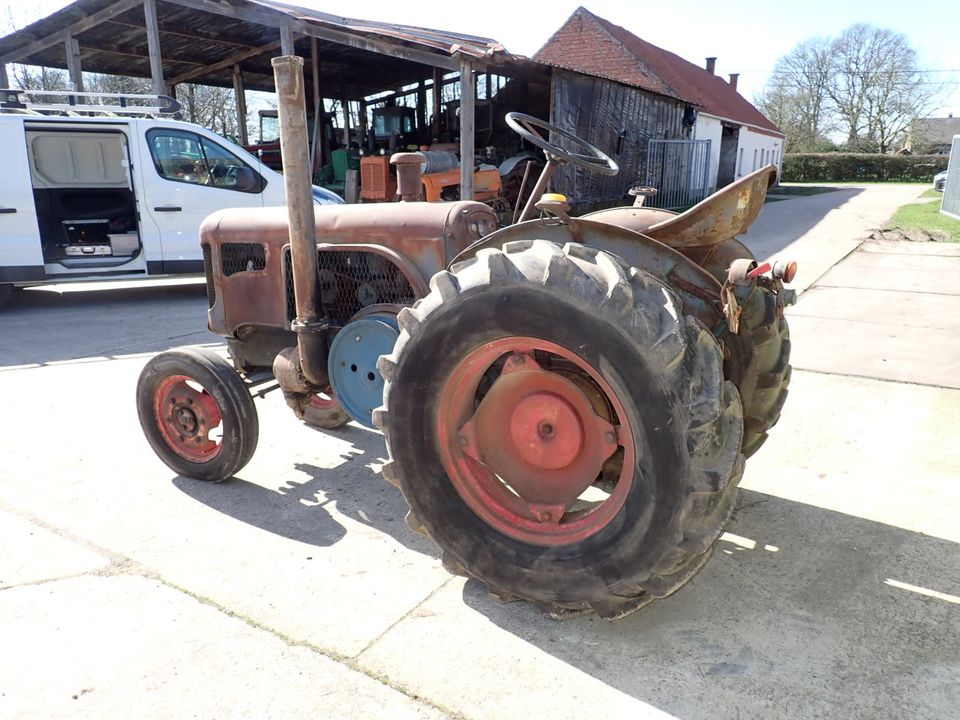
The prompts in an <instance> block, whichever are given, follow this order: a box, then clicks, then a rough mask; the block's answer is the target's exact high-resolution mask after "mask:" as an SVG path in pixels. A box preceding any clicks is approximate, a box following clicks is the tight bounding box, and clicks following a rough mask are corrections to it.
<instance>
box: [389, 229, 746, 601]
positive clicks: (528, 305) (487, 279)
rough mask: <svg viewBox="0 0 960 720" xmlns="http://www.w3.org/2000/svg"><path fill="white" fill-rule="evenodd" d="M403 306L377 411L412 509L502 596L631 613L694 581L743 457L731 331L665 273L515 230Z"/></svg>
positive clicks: (453, 562) (466, 569) (448, 562)
mask: <svg viewBox="0 0 960 720" xmlns="http://www.w3.org/2000/svg"><path fill="white" fill-rule="evenodd" d="M454 270H455V273H450V272H441V273H439V274H437V275H436V276H434V278H433V279H432V280H431V283H430V286H431V292H430V294H429V295H428V296H427V297H425V298H424V299H423V300H421V301H420V302H418V303H417V305H415V306H414V307H412V308H407V309H405V310H403V311H401V313H400V315H399V322H400V327H401V331H402V332H401V334H400V338H399V340H398V341H397V344H396V347H395V349H394V352H393V354H391V355H387V356H384V357H382V358H381V360H380V364H379V368H380V371H381V373H382V374H383V376H384V378H385V379H386V388H385V392H384V404H383V407H381V408H380V409H379V410H378V411H376V413H375V415H374V419H375V420H376V421H377V423H378V425H379V426H380V428H381V429H382V430H383V432H384V433H385V435H386V438H387V448H388V451H389V455H390V459H389V461H388V462H387V463H386V464H385V466H384V468H383V474H384V477H385V478H386V479H387V480H389V481H390V482H392V483H393V484H395V485H397V486H399V488H400V489H401V491H402V492H403V494H404V496H405V498H406V500H407V502H408V504H409V506H410V513H409V515H408V518H407V521H408V524H409V525H410V526H411V527H413V528H414V529H417V530H420V531H421V532H423V533H424V534H427V535H429V536H430V537H431V538H433V539H434V540H435V541H436V542H437V544H438V545H440V547H441V549H442V550H443V559H444V565H445V566H446V567H448V568H451V569H454V570H455V571H457V572H461V573H462V574H465V575H467V576H470V577H474V578H476V579H478V580H480V581H482V582H484V583H486V585H487V586H488V588H489V589H490V591H491V592H493V593H494V594H495V595H498V596H500V597H503V598H505V599H524V600H528V601H531V602H533V603H535V604H537V605H538V606H539V607H541V608H542V609H544V610H545V611H547V612H549V613H551V614H553V615H556V616H565V615H568V614H577V613H582V612H590V611H593V612H596V613H598V614H599V615H601V616H603V617H605V618H617V617H622V616H623V615H626V614H628V613H630V612H633V611H634V610H636V609H638V608H640V607H642V606H643V605H645V604H647V603H649V602H651V601H652V600H654V599H656V598H661V597H665V596H667V595H669V594H670V593H672V592H674V591H675V590H677V589H678V588H679V587H680V586H681V585H683V584H684V583H685V582H686V581H687V580H689V579H690V578H691V577H692V576H693V575H694V574H695V573H696V572H697V571H698V570H699V569H700V567H702V565H703V564H704V562H705V561H706V560H707V558H708V556H709V552H710V550H711V549H712V547H713V544H714V542H715V541H716V539H717V537H718V536H719V535H720V533H721V532H722V530H723V527H724V524H725V523H726V521H727V519H728V518H729V516H730V513H731V511H732V508H733V504H734V498H735V495H736V486H737V483H738V482H739V480H740V476H741V473H742V471H743V457H742V455H741V453H740V445H741V439H742V422H743V421H742V415H741V408H740V400H739V395H738V393H737V391H736V389H735V387H734V386H733V384H732V383H730V382H726V381H724V378H723V366H722V358H721V353H720V348H719V345H718V343H717V341H716V340H715V338H714V337H713V335H712V334H711V333H710V332H708V331H707V330H706V329H705V328H704V327H703V326H701V325H700V324H699V323H698V322H697V321H696V320H694V319H693V318H691V317H686V316H684V314H683V307H682V304H681V300H680V298H679V296H677V295H676V294H675V293H674V292H673V291H672V290H670V289H669V288H668V287H666V286H665V285H664V284H663V283H661V282H660V281H659V280H657V279H656V278H655V277H653V276H652V275H650V274H648V273H646V272H644V271H642V270H638V269H636V268H630V267H627V266H626V265H625V264H623V263H622V262H621V261H620V260H619V259H618V258H615V257H613V256H611V255H608V254H606V253H603V252H599V251H596V250H593V249H591V248H587V247H584V246H582V245H578V244H573V243H571V244H568V245H566V246H565V247H563V248H561V247H560V246H558V245H556V244H553V243H550V242H546V241H542V240H531V241H518V242H512V243H508V244H507V245H505V246H504V248H503V249H502V250H482V251H481V252H480V253H478V255H477V257H476V258H473V259H471V260H468V261H466V262H465V263H463V264H461V265H459V266H457V267H455V268H454Z"/></svg>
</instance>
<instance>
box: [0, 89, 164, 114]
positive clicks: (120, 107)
mask: <svg viewBox="0 0 960 720" xmlns="http://www.w3.org/2000/svg"><path fill="white" fill-rule="evenodd" d="M11 110H13V111H20V112H24V111H26V112H35V113H45V112H57V113H84V114H99V115H174V114H176V113H178V112H180V103H178V102H177V101H176V100H175V99H174V98H172V97H170V96H169V95H135V94H129V93H94V92H74V91H72V90H14V89H10V88H4V89H0V111H11Z"/></svg>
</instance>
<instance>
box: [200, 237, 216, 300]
mask: <svg viewBox="0 0 960 720" xmlns="http://www.w3.org/2000/svg"><path fill="white" fill-rule="evenodd" d="M200 250H201V251H203V273H204V275H206V277H207V305H208V306H209V307H213V306H214V305H215V304H216V302H217V288H216V287H215V286H214V284H213V261H212V260H211V259H210V244H209V243H203V244H202V245H201V246H200Z"/></svg>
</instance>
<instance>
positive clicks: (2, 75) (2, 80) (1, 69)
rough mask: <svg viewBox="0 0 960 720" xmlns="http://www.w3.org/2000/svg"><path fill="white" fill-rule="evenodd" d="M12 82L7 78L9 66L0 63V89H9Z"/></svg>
mask: <svg viewBox="0 0 960 720" xmlns="http://www.w3.org/2000/svg"><path fill="white" fill-rule="evenodd" d="M9 87H10V80H9V78H8V77H7V66H6V64H5V63H0V88H9Z"/></svg>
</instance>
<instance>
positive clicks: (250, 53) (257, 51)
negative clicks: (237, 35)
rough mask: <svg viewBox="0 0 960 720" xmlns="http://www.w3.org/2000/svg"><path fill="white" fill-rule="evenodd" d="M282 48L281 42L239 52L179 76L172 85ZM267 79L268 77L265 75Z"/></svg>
mask: <svg viewBox="0 0 960 720" xmlns="http://www.w3.org/2000/svg"><path fill="white" fill-rule="evenodd" d="M278 47H280V41H279V40H277V41H276V42H271V43H267V44H266V45H261V46H260V47H255V48H250V49H249V50H244V51H243V52H239V53H237V54H236V55H231V56H230V57H228V58H225V59H223V60H220V61H219V62H215V63H213V64H212V65H204V66H203V67H200V68H197V69H196V70H190V71H189V72H185V73H183V74H181V75H177V76H176V77H175V78H171V79H170V80H169V82H170V84H171V85H177V84H179V83H183V82H190V81H191V80H193V79H195V78H198V77H200V76H201V75H207V74H209V73H215V72H218V71H220V70H225V69H227V68H228V67H232V66H233V65H236V64H238V63H241V62H243V61H244V60H246V59H248V58H252V57H256V56H257V55H263V54H264V53H266V52H272V51H274V50H276V49H277V48H278ZM264 77H266V75H264Z"/></svg>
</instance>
